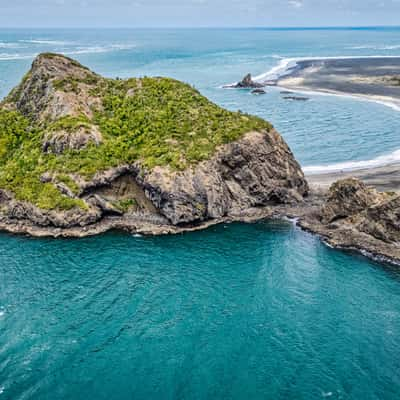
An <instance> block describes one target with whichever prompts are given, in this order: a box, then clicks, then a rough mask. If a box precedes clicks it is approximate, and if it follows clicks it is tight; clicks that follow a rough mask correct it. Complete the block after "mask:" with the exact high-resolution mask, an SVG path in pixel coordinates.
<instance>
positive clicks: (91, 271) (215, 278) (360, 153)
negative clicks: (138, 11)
mask: <svg viewBox="0 0 400 400" xmlns="http://www.w3.org/2000/svg"><path fill="white" fill-rule="evenodd" d="M43 51H56V52H63V53H65V54H67V55H69V56H71V57H74V58H77V59H78V60H79V61H81V62H82V63H84V64H86V65H88V66H89V67H90V68H92V69H94V70H95V71H97V72H98V73H100V74H104V75H106V76H110V77H116V76H119V77H129V76H144V75H148V76H152V75H163V76H172V77H175V78H178V79H182V80H184V81H187V82H189V83H191V84H192V85H194V86H195V87H196V88H198V89H199V90H200V91H201V92H202V93H203V94H204V95H206V96H207V97H209V98H210V99H212V100H213V101H215V102H216V103H218V104H220V105H222V106H224V107H227V108H229V109H232V110H238V109H241V110H243V111H246V112H250V113H252V114H257V115H259V116H261V117H264V118H266V119H268V120H270V121H271V122H272V123H273V124H274V125H275V126H276V127H277V128H278V130H279V131H280V132H281V133H282V135H283V136H284V138H285V139H286V140H287V141H288V143H289V144H290V146H291V148H292V150H293V152H294V153H295V155H296V157H297V158H298V159H299V161H300V162H301V164H302V165H303V166H305V167H306V168H307V167H308V168H311V167H315V166H325V167H326V168H330V166H331V165H333V164H336V163H342V162H357V161H363V162H368V160H373V159H375V158H377V157H380V160H383V161H382V162H386V161H385V160H387V159H388V158H387V157H392V158H393V157H394V158H395V157H396V154H398V153H399V152H398V153H395V151H396V150H397V149H400V112H398V111H396V110H394V109H392V108H390V107H387V106H385V105H382V104H377V103H373V102H368V101H361V100H357V99H354V98H346V97H338V96H321V95H316V94H315V95H311V98H310V101H307V102H295V101H286V100H284V99H282V96H281V94H280V93H279V89H274V88H271V89H268V94H266V95H264V96H254V95H251V94H250V93H249V92H248V91H246V90H226V89H222V88H221V86H222V85H224V84H227V83H232V82H234V81H237V80H239V79H240V78H241V77H242V76H243V75H244V74H246V73H247V72H251V73H253V74H254V75H255V76H257V75H262V74H266V73H271V71H272V73H274V71H276V70H277V69H276V67H277V66H279V65H283V64H284V63H285V60H286V59H287V58H306V57H321V56H327V57H328V56H329V57H335V56H359V55H362V56H378V55H399V56H400V29H396V28H392V29H383V28H382V29H343V30H330V29H325V30H277V29H275V30H265V29H236V30H234V29H212V30H200V29H197V30H182V29H180V30H29V31H28V30H0V96H1V97H2V96H5V95H6V94H7V93H8V92H9V90H10V89H11V88H12V87H13V86H15V85H16V84H17V83H18V82H19V81H20V79H21V77H22V76H23V74H24V73H25V72H26V71H27V69H28V68H29V65H30V63H31V62H32V59H33V57H34V56H35V55H36V54H38V53H40V52H43ZM399 349H400V269H399V267H389V266H387V265H385V264H382V263H378V262H374V261H370V260H368V259H367V258H365V257H363V256H359V255H355V254H351V253H345V252H341V251H337V250H333V249H330V248H328V247H327V246H325V245H324V244H322V243H321V242H320V241H319V239H318V238H317V237H314V236H312V235H310V234H307V233H304V232H302V231H300V230H299V229H298V228H296V227H295V226H294V225H293V224H292V223H290V222H269V223H267V222H260V223H257V224H229V225H220V226H217V227H212V228H210V229H207V230H205V231H202V232H193V233H186V234H182V235H177V236H167V237H141V236H131V235H128V234H123V233H115V232H114V233H108V234H105V235H101V236H98V237H93V238H86V239H79V240H61V239H59V240H54V239H33V238H28V237H24V236H12V235H8V234H0V400H2V399H7V400H8V399H10V400H19V399H21V400H22V399H24V400H25V399H39V400H42V399H52V400H53V399H74V400H75V399H85V400H86V399H107V400H108V399H111V400H112V399H135V400H142V399H157V400H158V399H161V400H163V399H188V400H192V399H238V400H239V399H240V400H241V399H271V400H277V399H278V400H279V399H282V400H287V399H289V400H290V399H296V400H297V399H304V400H314V399H352V400H353V399H354V400H360V399H362V400H369V399H371V400H372V399H374V400H386V399H388V400H392V399H393V400H398V399H399V398H400V351H399Z"/></svg>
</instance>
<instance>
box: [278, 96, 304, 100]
mask: <svg viewBox="0 0 400 400" xmlns="http://www.w3.org/2000/svg"><path fill="white" fill-rule="evenodd" d="M284 99H285V100H295V101H307V100H310V99H309V98H308V97H301V96H285V97H284Z"/></svg>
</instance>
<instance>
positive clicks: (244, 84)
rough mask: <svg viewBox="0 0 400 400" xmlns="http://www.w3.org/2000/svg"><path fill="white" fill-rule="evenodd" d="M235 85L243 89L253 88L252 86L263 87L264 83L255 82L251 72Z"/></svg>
mask: <svg viewBox="0 0 400 400" xmlns="http://www.w3.org/2000/svg"><path fill="white" fill-rule="evenodd" d="M233 87H235V88H243V89H251V88H262V87H264V85H263V84H262V83H259V82H254V81H253V79H252V77H251V74H247V75H246V76H245V77H244V78H243V79H242V80H241V81H240V82H238V83H237V84H236V85H234V86H233Z"/></svg>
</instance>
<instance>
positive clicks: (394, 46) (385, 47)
mask: <svg viewBox="0 0 400 400" xmlns="http://www.w3.org/2000/svg"><path fill="white" fill-rule="evenodd" d="M347 48H348V49H351V50H364V49H365V50H367V49H368V50H397V49H400V44H392V45H384V44H382V45H371V44H370V45H364V46H352V47H347Z"/></svg>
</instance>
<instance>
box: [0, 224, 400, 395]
mask: <svg viewBox="0 0 400 400" xmlns="http://www.w3.org/2000/svg"><path fill="white" fill-rule="evenodd" d="M0 249H1V251H0V276H1V280H0V305H1V309H0V315H1V317H0V344H1V345H0V387H1V390H0V391H2V394H1V395H0V399H2V398H5V399H13V400H15V399H94V398H95V399H274V400H276V399H305V400H310V399H323V398H329V399H363V400H368V399H380V400H382V399H393V400H395V399H398V398H399V394H400V371H399V362H400V355H399V348H400V272H399V271H398V270H397V271H396V270H395V269H391V268H389V267H385V266H382V265H378V264H375V263H373V262H370V261H367V260H366V259H364V258H362V257H358V256H354V255H350V254H345V253H342V252H338V251H334V250H332V249H329V248H327V247H326V246H324V245H322V244H321V243H320V242H319V241H318V239H316V238H315V237H313V236H311V235H308V234H305V233H303V232H300V231H299V230H298V229H296V228H294V227H293V226H292V225H291V224H289V223H258V224H254V225H244V224H232V225H226V226H218V227H214V228H211V229H208V230H206V231H204V232H195V233H190V234H184V235H179V236H169V237H156V238H151V237H132V236H129V235H124V234H117V233H114V234H107V235H103V236H100V237H95V238H88V239H83V240H35V239H29V238H24V237H12V236H8V235H5V234H3V235H1V236H0Z"/></svg>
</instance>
